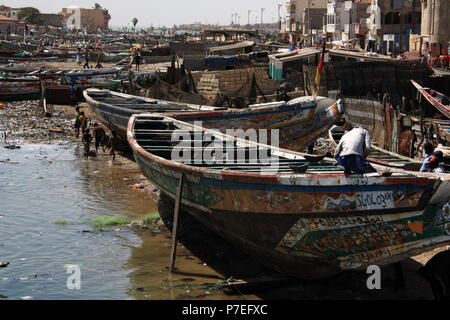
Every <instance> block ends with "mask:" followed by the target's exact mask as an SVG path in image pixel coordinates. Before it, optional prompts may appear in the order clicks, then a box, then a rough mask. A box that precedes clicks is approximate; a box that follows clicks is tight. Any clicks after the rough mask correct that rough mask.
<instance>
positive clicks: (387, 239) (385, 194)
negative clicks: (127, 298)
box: [128, 115, 450, 278]
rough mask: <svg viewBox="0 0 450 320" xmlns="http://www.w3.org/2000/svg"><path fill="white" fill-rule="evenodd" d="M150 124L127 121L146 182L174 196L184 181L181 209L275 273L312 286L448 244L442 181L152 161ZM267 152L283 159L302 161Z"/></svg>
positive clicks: (447, 189)
mask: <svg viewBox="0 0 450 320" xmlns="http://www.w3.org/2000/svg"><path fill="white" fill-rule="evenodd" d="M150 118H151V116H150V115H149V116H144V115H134V116H132V118H131V119H130V122H129V126H128V141H129V144H130V145H131V148H132V150H133V153H134V156H135V159H136V161H137V163H138V165H139V166H140V168H141V170H142V172H143V174H144V175H145V176H146V178H147V179H148V180H149V181H151V182H152V183H153V184H154V185H156V186H157V187H158V188H159V189H160V190H161V192H163V193H164V194H166V195H167V196H169V197H171V198H175V195H176V189H177V186H178V183H179V179H180V177H181V175H183V176H184V185H183V189H182V203H181V205H182V208H183V209H184V210H185V211H186V212H188V213H189V214H191V215H192V216H193V217H194V218H196V219H197V220H198V221H200V222H201V223H202V224H204V225H205V226H207V227H208V228H210V229H211V230H213V231H215V232H217V234H219V235H220V236H222V237H223V238H225V239H226V240H229V241H231V242H233V243H235V244H237V245H238V246H240V248H243V250H246V251H248V252H249V253H251V254H253V255H254V256H255V258H257V259H260V260H261V261H262V262H264V263H266V264H267V265H268V266H269V267H271V268H273V269H276V270H278V271H281V272H284V273H287V274H291V275H294V276H297V277H300V278H318V277H323V276H327V275H331V274H335V273H338V272H340V271H342V270H348V269H360V268H365V267H367V266H369V265H372V264H378V265H383V264H389V263H393V262H397V261H400V260H402V259H405V258H407V257H410V256H412V255H415V254H418V253H420V252H423V251H427V250H431V249H432V248H434V247H436V246H442V245H444V244H446V243H450V204H449V202H450V176H449V175H440V176H438V175H436V174H429V173H428V174H419V173H416V172H407V171H402V170H397V169H392V170H393V171H394V173H393V174H392V175H391V176H383V174H381V173H371V174H364V175H350V176H345V175H344V173H343V169H342V168H340V167H336V166H333V165H331V164H330V163H331V162H330V163H328V162H327V163H325V164H322V165H319V166H317V167H314V168H313V169H311V170H308V171H306V173H295V172H291V171H289V170H281V171H280V172H279V173H263V172H250V171H251V170H248V171H245V170H243V171H242V170H236V169H233V168H232V167H231V169H230V167H229V168H225V167H223V168H222V169H220V166H219V167H216V168H215V169H211V167H208V166H195V165H186V164H181V163H177V162H174V161H172V160H170V158H168V157H163V156H160V155H156V154H155V152H154V151H151V150H152V147H151V145H149V144H148V142H145V141H149V140H142V142H141V138H139V136H140V134H141V133H139V132H138V131H139V130H137V129H135V125H136V123H138V122H139V121H141V120H145V119H150ZM164 119H165V120H167V119H168V118H164ZM171 121H172V123H174V124H175V125H176V126H177V127H179V128H182V129H185V130H188V128H193V127H192V126H191V125H189V124H183V123H181V122H179V121H177V120H174V119H172V120H171ZM203 130H204V132H213V131H211V130H208V129H203ZM224 136H225V135H221V137H224ZM155 148H157V147H155ZM270 148H271V149H272V153H273V154H279V155H280V156H281V157H282V158H283V159H284V160H286V159H290V160H289V161H302V160H301V159H303V160H304V159H305V158H304V157H303V155H304V154H301V153H298V152H292V151H288V150H284V149H278V148H272V147H270ZM149 150H150V151H149ZM153 150H158V149H154V148H153ZM294 159H296V160H294ZM330 160H331V159H330ZM321 166H322V167H323V168H322V169H321ZM327 166H328V167H327ZM376 167H377V168H379V167H378V166H376ZM225 169H226V170H225ZM379 169H380V168H379Z"/></svg>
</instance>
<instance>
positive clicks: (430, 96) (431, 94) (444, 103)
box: [411, 80, 450, 119]
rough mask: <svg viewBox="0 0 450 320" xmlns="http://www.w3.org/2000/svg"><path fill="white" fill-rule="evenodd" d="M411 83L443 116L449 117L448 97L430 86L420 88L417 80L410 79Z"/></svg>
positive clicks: (449, 105)
mask: <svg viewBox="0 0 450 320" xmlns="http://www.w3.org/2000/svg"><path fill="white" fill-rule="evenodd" d="M411 83H412V84H413V85H414V87H416V89H417V90H419V92H420V93H421V94H422V95H423V96H424V97H425V99H427V101H428V102H429V103H431V104H432V105H433V106H434V107H435V108H436V109H438V110H439V111H440V112H441V113H442V114H443V115H444V116H446V117H447V118H448V119H450V98H449V97H447V96H446V95H445V94H443V93H440V92H437V91H435V90H433V89H430V88H422V87H421V86H420V85H419V84H418V83H417V82H415V81H414V80H411Z"/></svg>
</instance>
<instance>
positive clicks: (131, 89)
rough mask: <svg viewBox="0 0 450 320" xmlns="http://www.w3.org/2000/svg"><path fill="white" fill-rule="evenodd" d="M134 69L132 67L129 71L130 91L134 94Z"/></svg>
mask: <svg viewBox="0 0 450 320" xmlns="http://www.w3.org/2000/svg"><path fill="white" fill-rule="evenodd" d="M133 89H134V88H133V70H131V69H130V71H129V73H128V93H129V94H133V92H134V90H133Z"/></svg>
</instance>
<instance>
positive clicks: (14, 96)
mask: <svg viewBox="0 0 450 320" xmlns="http://www.w3.org/2000/svg"><path fill="white" fill-rule="evenodd" d="M39 96H40V86H39V79H38V78H36V77H25V76H22V77H16V78H12V79H0V101H16V100H28V99H29V100H32V99H38V98H39Z"/></svg>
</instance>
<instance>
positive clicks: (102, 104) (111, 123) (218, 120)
mask: <svg viewBox="0 0 450 320" xmlns="http://www.w3.org/2000/svg"><path fill="white" fill-rule="evenodd" d="M83 95H84V97H85V99H86V101H87V102H88V104H89V106H90V108H91V110H92V112H93V113H94V115H95V117H96V118H97V119H99V120H100V121H101V122H102V123H104V124H105V125H106V126H108V127H110V128H113V129H115V130H116V131H117V132H118V134H119V136H121V137H122V138H123V140H125V141H126V128H127V124H128V120H129V118H130V117H131V115H132V114H140V113H148V112H155V113H165V114H166V115H167V116H170V117H172V118H175V119H180V120H183V121H184V122H196V121H201V123H202V126H204V127H207V128H214V129H217V130H221V131H223V132H225V131H226V130H227V129H243V130H247V129H249V128H254V129H279V133H280V136H279V139H280V145H281V146H283V147H285V148H289V149H293V150H304V149H305V148H307V147H308V146H309V145H310V144H311V143H313V142H314V141H315V140H316V139H317V138H318V137H320V136H321V135H323V134H326V132H327V130H328V129H329V128H330V127H331V126H332V125H333V124H334V123H335V121H336V120H338V119H339V117H340V115H341V114H343V113H344V105H343V103H342V102H341V101H336V100H333V99H329V98H324V97H317V98H316V99H314V98H313V97H301V98H296V99H293V100H291V101H289V102H287V103H286V102H284V101H279V102H270V103H264V104H256V105H251V106H249V107H248V108H245V109H225V108H218V107H210V106H203V105H194V104H188V103H180V102H172V101H163V100H155V99H149V98H143V97H137V96H132V95H127V94H122V93H118V92H112V91H107V90H96V89H89V90H86V91H84V93H83Z"/></svg>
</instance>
